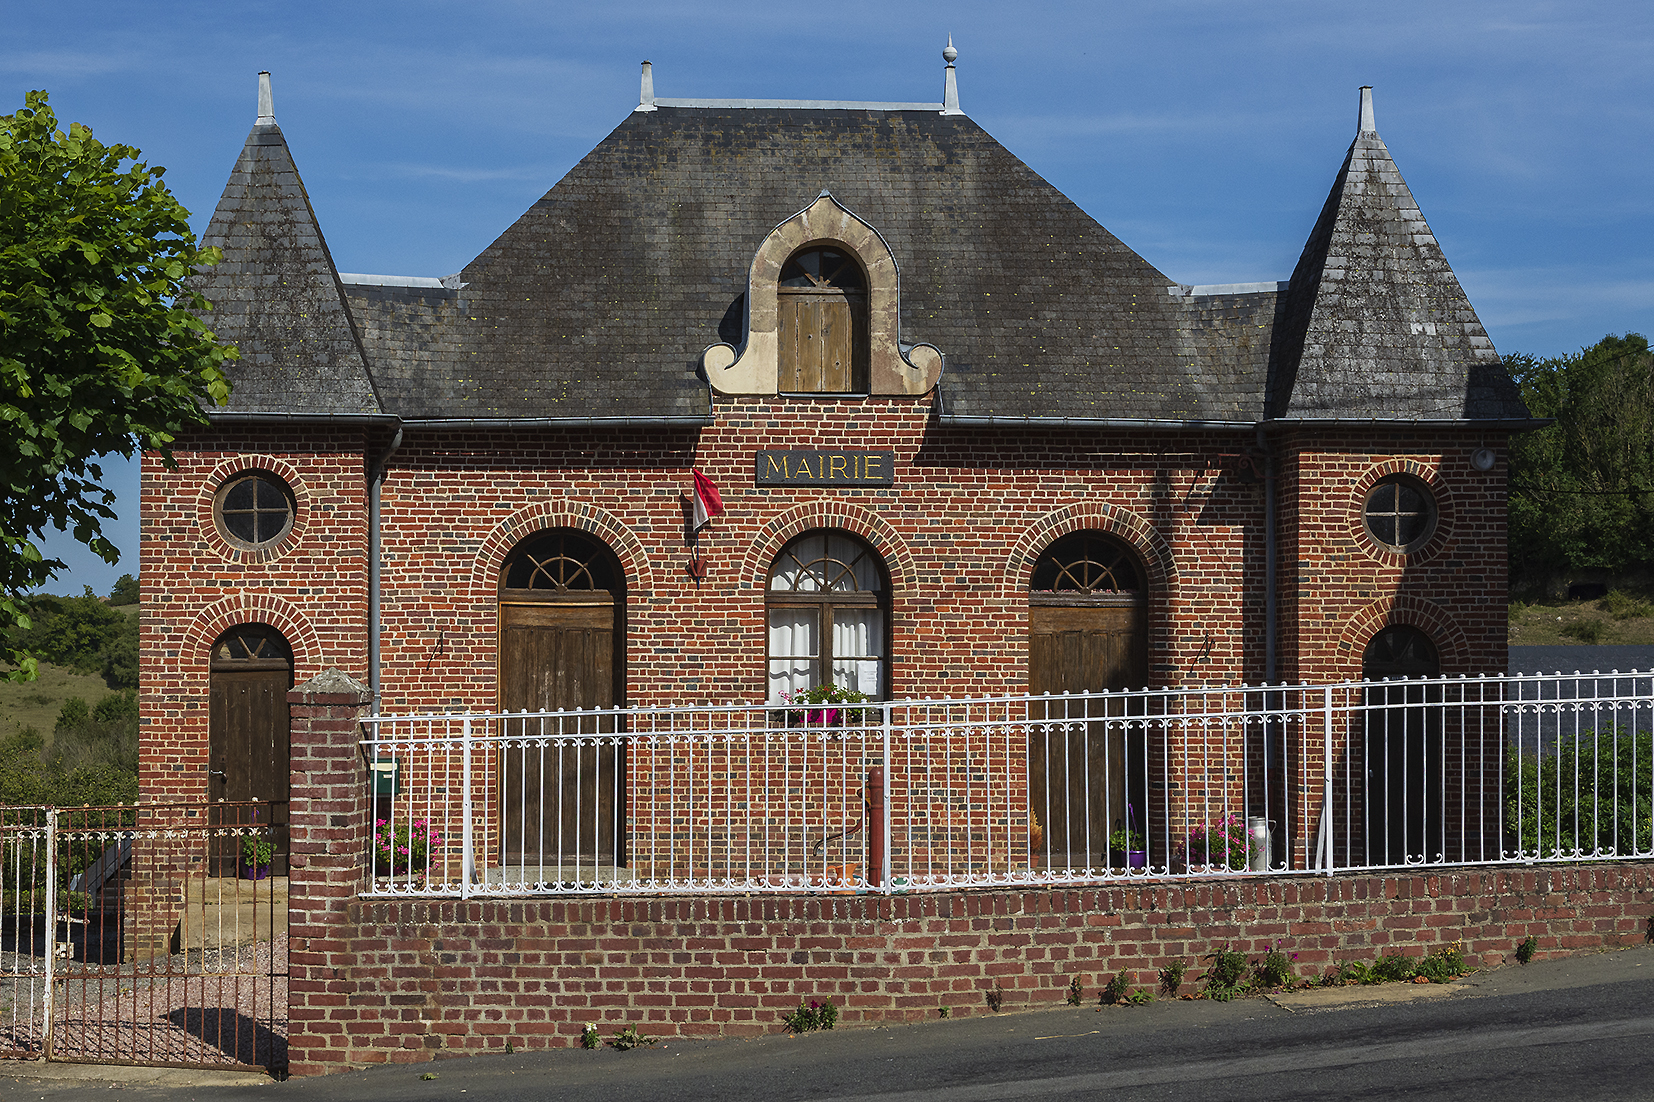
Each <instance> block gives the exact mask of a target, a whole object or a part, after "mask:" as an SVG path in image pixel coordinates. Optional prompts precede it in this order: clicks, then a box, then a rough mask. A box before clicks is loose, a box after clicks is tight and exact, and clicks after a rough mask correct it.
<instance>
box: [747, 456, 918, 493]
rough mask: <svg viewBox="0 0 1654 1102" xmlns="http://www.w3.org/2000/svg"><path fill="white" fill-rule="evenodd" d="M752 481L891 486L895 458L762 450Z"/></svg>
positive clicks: (765, 484) (797, 484)
mask: <svg viewBox="0 0 1654 1102" xmlns="http://www.w3.org/2000/svg"><path fill="white" fill-rule="evenodd" d="M754 459H755V460H756V462H755V464H754V466H753V472H752V473H753V479H754V480H755V482H756V484H757V485H760V486H782V485H792V486H852V487H853V486H891V485H894V484H895V475H894V471H893V470H892V468H893V467H894V466H895V455H894V453H892V452H888V451H876V452H864V451H860V450H855V449H846V450H844V451H826V450H821V451H818V450H816V449H814V448H809V449H804V448H800V449H797V450H793V449H788V450H785V451H782V450H776V451H768V450H761V451H759V452H757V453H756V455H755V456H754Z"/></svg>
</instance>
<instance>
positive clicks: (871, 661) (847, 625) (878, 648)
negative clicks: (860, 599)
mask: <svg viewBox="0 0 1654 1102" xmlns="http://www.w3.org/2000/svg"><path fill="white" fill-rule="evenodd" d="M771 653H774V652H773V651H772V652H771ZM883 662H884V612H883V611H882V610H881V609H876V608H844V607H839V608H835V609H833V684H835V685H839V686H841V687H843V688H846V689H855V690H856V691H858V692H863V693H866V694H867V695H868V696H871V697H877V696H878V695H879V688H880V685H879V682H880V681H881V680H882V678H881V677H880V674H881V673H882V671H883Z"/></svg>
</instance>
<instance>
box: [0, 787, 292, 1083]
mask: <svg viewBox="0 0 1654 1102" xmlns="http://www.w3.org/2000/svg"><path fill="white" fill-rule="evenodd" d="M0 1056H3V1057H11V1058H25V1059H46V1060H57V1061H64V1062H73V1063H98V1064H144V1065H160V1066H171V1067H263V1068H266V1069H268V1070H270V1071H271V1072H272V1073H274V1074H278V1075H280V1074H283V1073H284V1072H285V1070H286V1066H287V807H286V805H285V804H281V803H274V804H272V803H216V804H142V805H137V806H129V807H77V808H47V807H6V808H0Z"/></svg>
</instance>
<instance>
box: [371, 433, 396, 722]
mask: <svg viewBox="0 0 1654 1102" xmlns="http://www.w3.org/2000/svg"><path fill="white" fill-rule="evenodd" d="M401 446H402V428H401V426H398V427H397V430H396V435H395V436H393V437H391V443H390V447H388V448H386V449H385V454H384V455H381V456H380V457H379V459H378V461H377V462H375V463H374V464H373V465H372V466H371V467H369V468H368V688H370V689H372V690H373V704H372V708H373V714H374V715H378V714H379V570H380V564H379V487H380V485H381V484H382V483H383V482H384V481H385V467H386V465H387V464H388V463H390V461H391V456H393V455H395V454H396V450H397V449H398V448H400V447H401Z"/></svg>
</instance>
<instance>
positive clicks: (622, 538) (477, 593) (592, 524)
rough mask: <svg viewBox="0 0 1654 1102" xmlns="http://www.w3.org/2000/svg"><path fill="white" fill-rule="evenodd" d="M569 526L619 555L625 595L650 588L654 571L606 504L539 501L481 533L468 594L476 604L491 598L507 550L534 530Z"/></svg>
mask: <svg viewBox="0 0 1654 1102" xmlns="http://www.w3.org/2000/svg"><path fill="white" fill-rule="evenodd" d="M548 528H573V529H575V530H577V531H581V532H585V533H587V534H588V535H591V536H593V537H595V538H596V539H597V540H599V541H600V542H602V543H603V544H604V545H606V546H607V547H608V549H609V551H610V552H611V553H613V555H614V557H615V558H616V559H618V560H619V561H620V569H621V573H623V574H624V575H625V577H626V596H627V599H628V600H629V601H635V600H637V599H639V598H643V597H647V596H649V595H650V594H651V593H653V592H654V589H655V575H654V571H653V569H652V568H651V567H650V564H649V556H648V553H647V552H645V551H644V549H643V543H642V542H641V541H640V540H639V539H638V538H637V536H636V535H634V534H633V533H632V530H631V529H630V528H628V527H626V525H624V524H622V523H621V522H620V521H619V520H618V519H616V518H615V516H614V515H613V514H611V513H609V512H608V511H607V510H605V509H601V508H599V507H598V506H596V505H590V504H587V503H585V502H570V501H542V502H538V503H536V504H534V505H529V506H525V507H524V508H522V509H519V510H517V512H515V513H513V514H511V516H509V517H507V518H506V519H505V520H503V521H501V522H500V523H499V524H496V525H495V526H494V529H493V530H492V531H491V532H489V533H488V535H487V536H485V537H484V538H483V541H482V546H481V547H479V548H478V549H477V555H476V558H475V559H474V560H472V563H471V594H472V596H473V597H474V598H475V599H476V600H477V601H478V603H479V604H481V603H487V604H493V603H494V602H495V600H496V598H497V596H498V591H499V584H500V567H502V566H503V565H505V559H506V556H507V555H509V554H510V553H511V551H512V549H513V548H515V547H517V546H518V545H519V544H521V543H522V542H523V541H524V540H525V539H527V538H528V537H529V536H532V535H533V534H534V533H536V532H542V531H545V530H546V529H548Z"/></svg>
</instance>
